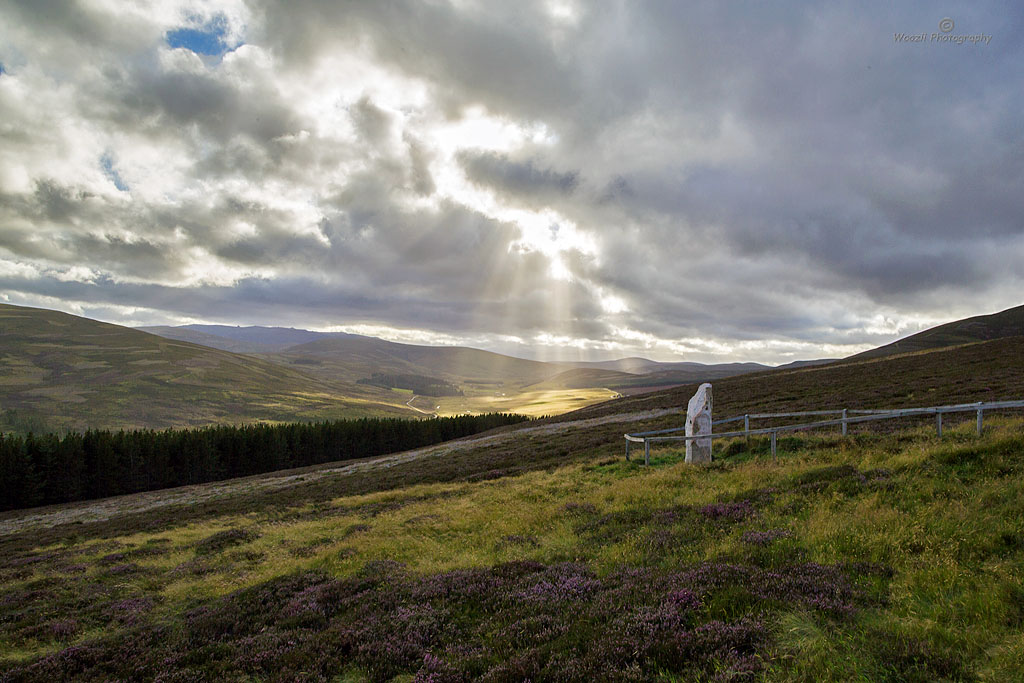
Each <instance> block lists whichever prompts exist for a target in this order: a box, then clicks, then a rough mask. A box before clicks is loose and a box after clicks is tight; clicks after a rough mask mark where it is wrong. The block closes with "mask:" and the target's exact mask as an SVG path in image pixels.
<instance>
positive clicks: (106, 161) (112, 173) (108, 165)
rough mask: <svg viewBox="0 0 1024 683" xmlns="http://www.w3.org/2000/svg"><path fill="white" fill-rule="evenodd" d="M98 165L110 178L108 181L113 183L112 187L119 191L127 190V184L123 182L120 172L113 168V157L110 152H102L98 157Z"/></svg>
mask: <svg viewBox="0 0 1024 683" xmlns="http://www.w3.org/2000/svg"><path fill="white" fill-rule="evenodd" d="M100 166H101V167H102V168H103V173H104V175H106V176H107V177H108V178H110V181H111V182H112V183H114V187H116V188H117V189H118V190H120V191H121V192H127V191H128V184H127V183H126V182H124V180H123V179H122V178H121V174H120V173H118V172H117V169H116V168H114V158H113V157H112V156H110V152H104V153H103V156H101V157H100Z"/></svg>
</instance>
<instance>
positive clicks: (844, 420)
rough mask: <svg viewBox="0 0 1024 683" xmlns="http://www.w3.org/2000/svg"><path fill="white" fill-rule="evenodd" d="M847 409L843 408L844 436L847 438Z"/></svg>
mask: <svg viewBox="0 0 1024 683" xmlns="http://www.w3.org/2000/svg"><path fill="white" fill-rule="evenodd" d="M846 426H847V425H846V408H843V436H846Z"/></svg>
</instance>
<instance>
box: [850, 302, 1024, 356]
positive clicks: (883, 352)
mask: <svg viewBox="0 0 1024 683" xmlns="http://www.w3.org/2000/svg"><path fill="white" fill-rule="evenodd" d="M1022 335H1024V306H1015V307H1014V308H1008V309H1006V310H1005V311H1000V312H998V313H992V314H990V315H976V316H974V317H973V318H964V319H963V320H955V321H953V322H951V323H946V324H944V325H939V326H938V327H933V328H931V329H928V330H925V331H924V332H918V333H917V334H912V335H910V336H909V337H905V338H904V339H899V340H897V341H894V342H893V343H891V344H886V345H885V346H879V347H878V348H876V349H871V350H869V351H864V352H863V353H858V354H856V355H853V356H850V357H849V358H848V359H847V360H862V359H865V358H881V357H883V356H891V355H894V354H897V353H913V352H916V351H926V350H928V349H936V348H942V347H945V346H955V345H957V344H971V343H974V342H980V341H989V340H992V339H1001V338H1004V337H1019V336H1022Z"/></svg>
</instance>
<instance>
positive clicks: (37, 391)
mask: <svg viewBox="0 0 1024 683" xmlns="http://www.w3.org/2000/svg"><path fill="white" fill-rule="evenodd" d="M1011 336H1024V306H1019V307H1016V308H1011V309H1008V310H1006V311H1002V312H1000V313H995V314H992V315H984V316H976V317H973V318H967V319H965V320H959V321H955V322H951V323H947V324H945V325H940V326H938V327H935V328H932V329H930V330H925V331H924V332H920V333H918V334H915V335H911V336H909V337H907V338H905V339H901V340H899V341H896V342H893V343H892V344H887V345H885V346H882V347H879V348H877V349H872V350H870V351H867V352H864V353H860V354H857V355H854V356H851V357H849V358H846V359H843V360H842V361H841V363H843V364H849V363H859V362H862V361H865V360H873V359H876V358H881V357H885V356H891V355H897V354H905V353H914V352H922V351H927V350H930V349H937V348H944V347H948V346H951V345H958V344H968V343H973V342H979V341H987V340H991V339H997V338H1001V337H1011ZM831 362H835V361H834V359H824V360H816V361H797V362H794V363H789V364H787V365H784V366H780V367H779V368H771V367H769V366H766V365H761V364H758V363H723V364H715V365H704V364H701V363H692V362H675V363H666V362H659V361H652V360H649V359H646V358H637V357H631V358H622V359H618V360H610V361H596V362H569V363H567V362H559V363H548V362H541V361H535V360H528V359H524V358H515V357H512V356H506V355H502V354H498V353H492V352H490V351H483V350H480V349H473V348H466V347H435V346H421V345H413V344H400V343H397V342H390V341H385V340H382V339H377V338H374V337H366V336H361V335H354V334H345V333H324V332H314V331H310V330H301V329H294V328H280V327H231V326H225V325H186V326H182V327H145V328H140V329H130V328H125V327H121V326H118V325H111V324H107V323H101V322H97V321H94V320H89V319H86V318H80V317H77V316H73V315H68V314H66V313H59V312H56V311H48V310H45V309H38V308H26V307H19V306H11V305H0V430H2V429H19V430H21V431H25V430H26V429H27V428H32V427H33V425H35V428H36V429H37V430H38V429H42V428H43V427H44V426H45V428H62V429H81V428H84V427H114V428H117V427H168V426H182V425H190V424H209V423H218V422H231V423H238V422H246V421H255V420H265V421H295V420H313V419H326V418H338V417H358V416H363V415H366V416H370V415H400V416H410V417H411V416H419V417H422V416H423V415H424V414H431V413H432V412H433V411H434V409H435V408H436V407H440V406H437V405H435V403H443V401H442V400H441V399H437V400H436V401H435V400H434V399H429V400H428V399H424V400H423V401H420V402H419V403H417V402H416V401H418V399H417V398H416V396H415V395H414V394H412V393H411V392H410V391H409V390H408V389H403V388H402V387H394V388H388V387H387V386H379V385H380V382H379V381H376V382H366V381H365V380H367V379H368V378H371V377H373V376H374V375H378V376H396V377H412V376H415V377H416V378H418V379H417V381H419V382H424V383H425V384H427V385H429V384H431V383H432V382H433V381H434V380H436V382H437V383H440V384H445V385H453V386H455V387H458V389H459V391H461V392H463V393H464V394H465V399H466V402H465V403H463V404H460V406H459V407H458V408H457V411H462V410H463V408H464V407H465V406H466V405H469V406H470V407H471V408H472V406H477V408H473V409H474V410H477V409H479V410H488V409H492V408H489V407H488V406H493V405H507V404H505V403H499V402H498V401H499V399H500V400H501V401H504V400H506V399H507V398H508V397H510V396H514V395H522V396H524V397H529V400H531V401H532V400H533V397H535V396H537V395H548V394H551V393H552V392H554V393H557V392H569V391H573V390H584V389H595V391H592V392H590V393H589V394H587V395H586V396H585V397H583V398H579V397H577V398H574V399H572V400H573V401H588V402H590V403H592V402H594V401H597V400H603V398H606V397H608V396H611V395H613V394H614V393H616V392H622V393H637V392H638V391H645V390H651V389H654V388H659V387H667V386H673V385H679V384H689V383H694V382H701V381H713V380H716V379H721V378H725V377H732V376H736V375H742V374H749V373H770V372H777V371H780V370H781V371H792V370H797V369H800V368H803V367H807V366H812V365H822V364H827V363H831ZM360 380H364V381H363V382H362V383H360ZM596 389H601V390H602V391H596ZM602 392H603V393H602ZM525 400H527V399H525V398H524V401H525ZM474 401H476V403H474ZM565 405H566V406H573V407H575V405H580V406H582V405H585V403H584V404H579V403H577V404H575V405H574V404H572V403H571V402H570V403H566V404H565ZM503 409H504V408H503ZM534 414H538V413H534ZM540 414H543V413H540ZM26 425H28V427H26Z"/></svg>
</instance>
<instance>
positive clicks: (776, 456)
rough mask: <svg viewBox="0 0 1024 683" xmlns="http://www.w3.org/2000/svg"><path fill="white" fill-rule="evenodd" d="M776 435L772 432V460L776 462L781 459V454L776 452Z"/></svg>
mask: <svg viewBox="0 0 1024 683" xmlns="http://www.w3.org/2000/svg"><path fill="white" fill-rule="evenodd" d="M776 434H777V432H772V458H773V459H774V460H778V459H779V454H778V453H777V452H776V450H775V435H776Z"/></svg>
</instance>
